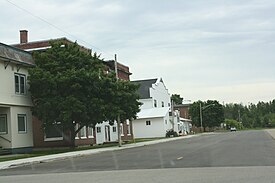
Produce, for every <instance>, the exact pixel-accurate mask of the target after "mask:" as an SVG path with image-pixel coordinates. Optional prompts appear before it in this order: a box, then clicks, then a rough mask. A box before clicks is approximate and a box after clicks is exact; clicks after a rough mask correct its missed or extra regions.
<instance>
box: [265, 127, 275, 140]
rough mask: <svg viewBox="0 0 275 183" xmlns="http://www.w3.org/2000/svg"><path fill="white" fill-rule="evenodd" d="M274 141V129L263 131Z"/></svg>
mask: <svg viewBox="0 0 275 183" xmlns="http://www.w3.org/2000/svg"><path fill="white" fill-rule="evenodd" d="M265 131H266V132H267V133H269V135H270V136H271V137H272V138H273V139H274V140H275V128H274V129H267V130H265Z"/></svg>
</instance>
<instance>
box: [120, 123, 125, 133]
mask: <svg viewBox="0 0 275 183" xmlns="http://www.w3.org/2000/svg"><path fill="white" fill-rule="evenodd" d="M120 136H124V129H123V124H122V123H120Z"/></svg>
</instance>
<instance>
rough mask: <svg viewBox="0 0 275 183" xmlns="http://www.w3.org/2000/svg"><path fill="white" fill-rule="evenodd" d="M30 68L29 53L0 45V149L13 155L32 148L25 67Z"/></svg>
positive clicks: (30, 114)
mask: <svg viewBox="0 0 275 183" xmlns="http://www.w3.org/2000/svg"><path fill="white" fill-rule="evenodd" d="M33 66H34V62H33V59H32V55H31V54H30V53H28V52H25V51H22V50H19V49H16V48H14V47H11V46H8V45H5V44H2V43H0V83H1V87H0V146H1V148H3V149H6V150H9V151H10V152H12V153H18V152H28V151H31V149H32V147H33V130H32V113H31V106H32V102H31V96H30V93H29V92H28V88H29V86H28V83H27V77H28V68H29V67H33Z"/></svg>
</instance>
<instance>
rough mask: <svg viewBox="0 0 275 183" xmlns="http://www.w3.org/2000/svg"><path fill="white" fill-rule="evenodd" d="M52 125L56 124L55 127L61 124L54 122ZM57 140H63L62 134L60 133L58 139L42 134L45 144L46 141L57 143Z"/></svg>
mask: <svg viewBox="0 0 275 183" xmlns="http://www.w3.org/2000/svg"><path fill="white" fill-rule="evenodd" d="M54 123H55V124H57V125H59V124H61V122H54ZM54 123H53V125H55V124H54ZM59 140H64V137H63V132H62V134H61V136H60V137H47V133H46V131H45V132H44V141H45V142H47V141H59Z"/></svg>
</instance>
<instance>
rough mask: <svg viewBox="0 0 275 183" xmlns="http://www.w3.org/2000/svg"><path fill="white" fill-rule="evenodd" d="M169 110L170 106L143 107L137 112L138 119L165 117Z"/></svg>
mask: <svg viewBox="0 0 275 183" xmlns="http://www.w3.org/2000/svg"><path fill="white" fill-rule="evenodd" d="M168 112H169V107H159V108H149V109H141V110H140V112H139V113H137V119H145V118H159V117H164V116H166V115H167V113H168Z"/></svg>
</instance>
